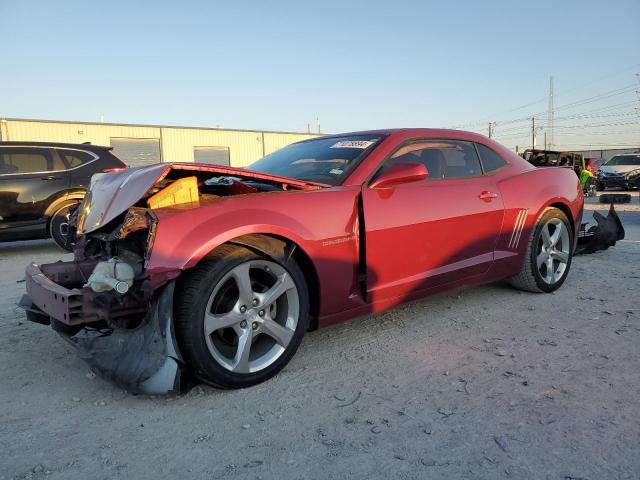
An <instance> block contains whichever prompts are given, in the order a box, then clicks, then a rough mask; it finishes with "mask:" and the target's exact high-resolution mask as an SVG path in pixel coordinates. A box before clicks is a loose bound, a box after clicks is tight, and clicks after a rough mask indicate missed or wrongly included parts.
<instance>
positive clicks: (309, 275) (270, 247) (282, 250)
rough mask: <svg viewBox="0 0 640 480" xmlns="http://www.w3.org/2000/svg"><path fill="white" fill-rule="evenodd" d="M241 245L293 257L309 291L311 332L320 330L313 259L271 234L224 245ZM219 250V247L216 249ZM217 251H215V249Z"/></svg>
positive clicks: (268, 253) (273, 254) (316, 277)
mask: <svg viewBox="0 0 640 480" xmlns="http://www.w3.org/2000/svg"><path fill="white" fill-rule="evenodd" d="M228 244H231V245H240V246H243V247H245V248H249V249H250V250H253V251H255V252H258V253H261V254H263V255H267V256H270V257H281V258H286V257H288V256H289V255H290V256H291V257H293V259H294V260H295V261H296V263H297V264H298V265H299V266H300V269H301V270H302V273H303V274H304V279H305V281H306V282H307V289H308V291H309V330H316V329H317V328H318V315H319V311H320V283H319V281H318V274H317V272H316V269H315V266H314V265H313V262H312V261H311V258H310V257H309V255H307V253H306V252H305V251H304V250H303V249H302V248H300V246H299V245H298V244H296V243H295V242H293V241H291V240H289V239H287V238H284V237H280V236H277V235H271V234H251V235H243V236H241V237H237V238H234V239H232V240H229V241H228V242H226V243H225V244H223V245H228ZM216 248H218V247H216ZM214 251H215V249H214Z"/></svg>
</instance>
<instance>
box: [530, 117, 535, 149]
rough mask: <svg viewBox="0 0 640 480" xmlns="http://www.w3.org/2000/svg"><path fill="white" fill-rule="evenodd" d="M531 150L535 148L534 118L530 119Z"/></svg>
mask: <svg viewBox="0 0 640 480" xmlns="http://www.w3.org/2000/svg"><path fill="white" fill-rule="evenodd" d="M531 148H536V117H531Z"/></svg>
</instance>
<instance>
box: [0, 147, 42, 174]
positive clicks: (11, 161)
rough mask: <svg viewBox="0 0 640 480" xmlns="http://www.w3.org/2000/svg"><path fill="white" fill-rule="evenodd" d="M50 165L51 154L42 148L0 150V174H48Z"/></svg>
mask: <svg viewBox="0 0 640 480" xmlns="http://www.w3.org/2000/svg"><path fill="white" fill-rule="evenodd" d="M52 165H53V162H52V158H51V152H49V151H48V150H45V149H42V148H37V149H35V148H34V149H29V148H3V149H1V150H0V174H11V173H37V172H48V171H51V169H52Z"/></svg>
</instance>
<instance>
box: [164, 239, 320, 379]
mask: <svg viewBox="0 0 640 480" xmlns="http://www.w3.org/2000/svg"><path fill="white" fill-rule="evenodd" d="M174 312H175V328H176V336H177V339H178V344H179V346H180V349H181V353H182V354H183V356H184V358H185V360H186V363H187V367H188V368H189V369H190V370H191V372H192V373H193V374H194V375H195V376H196V377H198V378H199V379H201V380H202V381H204V382H206V383H208V384H210V385H213V386H216V387H221V388H244V387H249V386H251V385H255V384H257V383H260V382H264V381H265V380H268V379H269V378H271V377H273V376H274V375H276V374H277V373H278V372H279V371H280V370H282V368H284V366H285V365H286V364H287V363H288V362H289V360H291V358H292V357H293V355H294V354H295V352H296V350H297V349H298V346H299V345H300V342H301V341H302V337H303V336H304V333H305V331H306V329H307V325H308V312H309V295H308V291H307V286H306V283H305V280H304V275H303V273H302V271H301V270H300V268H299V267H298V265H297V264H296V262H295V261H294V260H293V259H292V258H289V259H288V260H287V261H286V263H285V262H283V261H282V260H279V259H276V258H272V257H269V256H266V255H264V256H263V255H259V254H258V253H255V252H254V251H252V250H248V249H246V248H244V247H239V246H232V245H223V246H221V247H219V248H218V249H216V251H215V252H214V253H212V254H211V255H209V256H208V257H207V258H206V259H205V260H203V261H201V262H200V264H198V265H197V266H196V267H195V268H194V269H192V270H190V271H187V272H185V273H183V274H182V275H181V276H180V277H179V279H178V284H177V289H176V296H175V300H174Z"/></svg>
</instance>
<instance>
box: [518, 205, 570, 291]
mask: <svg viewBox="0 0 640 480" xmlns="http://www.w3.org/2000/svg"><path fill="white" fill-rule="evenodd" d="M572 254H573V233H572V230H571V225H570V224H569V220H568V219H567V216H566V215H565V214H564V213H563V212H562V210H559V209H557V208H553V207H549V208H546V209H545V210H544V211H543V212H542V215H540V217H539V218H538V220H537V221H536V225H535V227H534V229H533V232H532V234H531V237H530V238H529V242H528V243H527V251H526V253H525V256H524V261H523V265H522V269H521V270H520V273H518V275H516V276H514V277H511V278H510V279H509V282H510V283H511V285H513V286H514V287H515V288H517V289H519V290H525V291H528V292H536V293H540V292H545V293H550V292H553V291H555V290H557V289H558V288H560V287H561V286H562V284H563V283H564V281H565V280H566V278H567V275H568V274H569V268H570V267H571V257H572Z"/></svg>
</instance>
